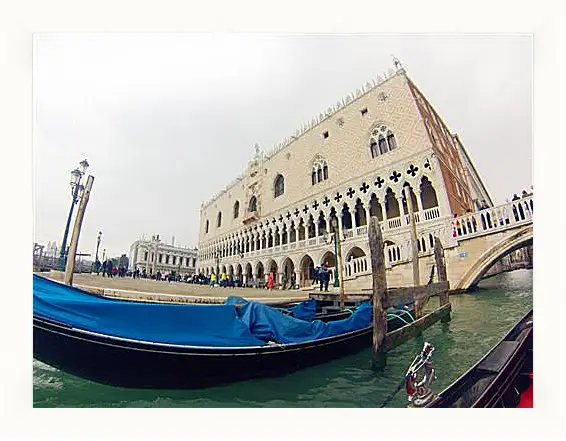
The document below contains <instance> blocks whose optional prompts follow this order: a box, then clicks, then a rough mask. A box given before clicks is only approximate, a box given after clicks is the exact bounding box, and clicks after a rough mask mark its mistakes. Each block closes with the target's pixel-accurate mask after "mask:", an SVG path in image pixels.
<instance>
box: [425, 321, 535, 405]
mask: <svg viewBox="0 0 566 441" xmlns="http://www.w3.org/2000/svg"><path fill="white" fill-rule="evenodd" d="M532 371H533V326H532V310H531V311H530V312H529V313H528V314H526V315H525V316H524V317H523V318H522V319H521V320H520V321H519V322H518V323H517V324H516V325H515V326H514V327H513V329H512V330H511V331H510V332H509V333H508V334H507V335H506V336H505V337H503V339H502V340H501V341H500V342H499V343H498V344H497V345H495V346H494V347H493V348H492V350H491V351H489V352H488V353H487V354H486V355H485V356H484V357H483V358H482V359H481V360H480V361H479V362H478V363H476V365H474V366H473V367H472V368H471V369H469V370H468V371H467V372H466V373H465V374H464V375H462V376H461V377H460V378H458V379H457V380H456V381H455V382H454V383H452V384H451V385H450V386H448V387H447V388H446V389H445V390H444V391H442V392H441V393H440V394H438V396H437V397H436V399H434V400H433V401H431V402H430V403H429V404H428V405H427V406H426V407H463V408H469V407H516V406H517V404H518V402H519V398H520V393H521V392H522V391H523V390H525V389H526V388H527V387H528V385H529V384H530V381H529V374H530V373H532Z"/></svg>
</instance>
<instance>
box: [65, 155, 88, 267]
mask: <svg viewBox="0 0 566 441" xmlns="http://www.w3.org/2000/svg"><path fill="white" fill-rule="evenodd" d="M87 168H88V161H87V160H86V159H83V160H82V161H81V162H80V163H79V168H76V169H74V170H73V171H72V172H71V195H72V198H73V200H72V202H71V208H70V209H69V216H68V217H67V225H66V226H65V233H64V234H63V242H62V244H61V251H60V255H59V269H60V270H61V271H65V265H66V264H67V236H68V235H69V227H70V225H71V218H72V217H73V209H74V208H75V204H76V203H77V202H78V200H79V198H80V193H81V190H82V189H84V187H83V186H82V185H81V179H82V177H83V176H84V174H85V173H86V169H87Z"/></svg>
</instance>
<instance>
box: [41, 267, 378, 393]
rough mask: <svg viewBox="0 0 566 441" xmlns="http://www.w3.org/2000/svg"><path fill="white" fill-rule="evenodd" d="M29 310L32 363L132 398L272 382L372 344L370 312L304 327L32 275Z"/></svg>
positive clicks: (251, 310) (249, 308) (275, 315)
mask: <svg viewBox="0 0 566 441" xmlns="http://www.w3.org/2000/svg"><path fill="white" fill-rule="evenodd" d="M33 309H34V314H33V355H34V358H36V359H37V360H39V361H42V362H44V363H47V364H49V365H51V366H54V367H56V368H58V369H61V370H62V371H65V372H68V373H71V374H73V375H76V376H79V377H82V378H86V379H89V380H93V381H96V382H99V383H104V384H108V385H113V386H120V387H129V388H151V389H193V388H202V387H209V386H213V385H218V384H223V383H229V382H233V381H238V380H245V379H250V378H257V377H271V376H278V375H282V374H286V373H289V372H293V371H296V370H298V369H301V368H303V367H306V366H310V365H315V364H319V363H323V362H325V361H328V360H331V359H335V358H338V357H342V356H345V355H348V354H353V353H355V352H358V351H360V350H362V349H364V348H367V347H369V346H370V345H371V341H372V326H371V305H369V304H366V305H360V306H359V307H358V308H357V309H356V311H354V313H353V314H351V315H350V317H348V318H346V319H343V320H337V321H331V322H328V323H323V322H321V321H314V322H307V321H302V320H298V319H295V318H292V317H286V316H285V315H284V314H281V313H280V312H278V311H277V310H275V309H274V308H271V307H268V306H266V305H261V304H258V303H255V302H249V303H248V304H247V305H241V304H226V305H186V304H184V305H178V304H177V305H173V304H151V303H136V302H129V301H124V300H116V299H108V298H105V297H102V296H96V295H93V294H90V293H86V292H84V291H81V290H79V289H77V288H73V287H68V286H66V285H62V284H60V283H58V282H54V281H51V280H47V279H44V278H42V277H39V276H37V275H34V307H33ZM250 323H253V327H254V332H251V327H250V326H249V324H250ZM246 324H247V325H246ZM279 325H280V328H277V326H279Z"/></svg>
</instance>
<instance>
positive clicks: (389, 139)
mask: <svg viewBox="0 0 566 441" xmlns="http://www.w3.org/2000/svg"><path fill="white" fill-rule="evenodd" d="M387 145H388V147H389V151H393V150H395V149H396V148H397V141H396V140H395V135H394V134H393V132H392V131H391V130H388V131H387Z"/></svg>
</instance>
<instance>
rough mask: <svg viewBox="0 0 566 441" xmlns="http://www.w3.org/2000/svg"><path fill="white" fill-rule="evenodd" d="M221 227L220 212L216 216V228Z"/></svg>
mask: <svg viewBox="0 0 566 441" xmlns="http://www.w3.org/2000/svg"><path fill="white" fill-rule="evenodd" d="M221 225H222V212H221V211H219V212H218V216H216V227H217V228H220V226H221Z"/></svg>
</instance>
